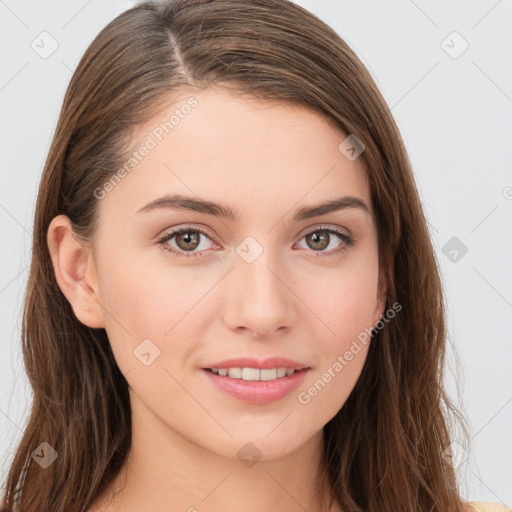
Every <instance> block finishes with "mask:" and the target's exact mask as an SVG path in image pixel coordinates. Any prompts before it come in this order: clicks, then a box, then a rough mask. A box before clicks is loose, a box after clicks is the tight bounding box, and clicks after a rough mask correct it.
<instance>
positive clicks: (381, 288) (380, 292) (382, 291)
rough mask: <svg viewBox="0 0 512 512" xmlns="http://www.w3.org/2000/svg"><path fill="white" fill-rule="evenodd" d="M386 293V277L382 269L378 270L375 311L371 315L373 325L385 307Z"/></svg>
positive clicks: (376, 322) (377, 321)
mask: <svg viewBox="0 0 512 512" xmlns="http://www.w3.org/2000/svg"><path fill="white" fill-rule="evenodd" d="M387 295H388V286H387V281H386V278H385V277H384V273H383V272H382V270H380V271H379V284H378V289H377V305H376V306H375V312H374V315H373V324H372V325H373V327H375V326H376V325H377V324H378V323H379V320H380V319H381V317H382V315H383V314H384V309H385V308H386V299H387Z"/></svg>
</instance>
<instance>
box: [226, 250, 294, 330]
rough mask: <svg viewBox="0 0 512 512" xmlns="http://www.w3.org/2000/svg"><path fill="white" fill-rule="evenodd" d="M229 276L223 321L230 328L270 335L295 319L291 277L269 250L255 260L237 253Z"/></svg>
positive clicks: (286, 326)
mask: <svg viewBox="0 0 512 512" xmlns="http://www.w3.org/2000/svg"><path fill="white" fill-rule="evenodd" d="M228 279H229V281H228V283H227V294H226V295H227V299H226V301H225V302H224V307H225V310H224V322H225V324H226V325H227V327H229V328H230V329H231V330H233V331H240V332H242V331H247V332H248V333H250V334H252V335H253V336H254V337H258V338H269V337H271V336H273V335H275V334H277V332H278V331H283V332H284V331H286V330H288V329H289V328H290V326H291V325H293V323H294V322H295V321H296V319H297V310H296V304H295V301H296V298H295V295H294V294H293V291H292V290H291V288H290V285H289V284H288V283H289V278H288V279H287V274H286V272H285V270H284V266H283V265H282V264H279V263H278V262H277V259H276V258H274V257H272V255H271V251H270V250H268V251H267V250H265V251H263V253H262V254H261V255H260V256H259V257H258V258H257V259H256V260H255V261H253V262H252V263H248V262H247V261H245V260H244V259H242V258H239V257H238V256H237V257H236V259H235V263H234V268H233V269H232V271H231V272H230V273H229V276H228Z"/></svg>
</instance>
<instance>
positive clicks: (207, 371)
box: [201, 366, 311, 405]
mask: <svg viewBox="0 0 512 512" xmlns="http://www.w3.org/2000/svg"><path fill="white" fill-rule="evenodd" d="M201 370H202V372H203V374H204V375H205V377H207V381H209V382H210V383H211V384H212V385H213V386H214V388H216V389H218V390H219V391H221V392H222V393H224V394H227V395H229V396H230V397H231V398H234V399H236V400H237V401H241V402H245V403H247V404H251V405H268V404H271V403H273V402H278V401H280V400H282V399H284V398H286V397H288V396H289V395H290V394H292V392H293V391H294V390H296V389H297V388H298V387H299V386H300V385H301V384H302V383H303V382H304V379H305V378H306V374H307V372H309V371H310V370H311V368H310V367H302V368H300V367H299V368H287V367H285V366H278V367H276V368H253V367H250V366H229V367H224V368H219V367H212V368H202V369H201Z"/></svg>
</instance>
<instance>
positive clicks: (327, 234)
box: [157, 226, 354, 258]
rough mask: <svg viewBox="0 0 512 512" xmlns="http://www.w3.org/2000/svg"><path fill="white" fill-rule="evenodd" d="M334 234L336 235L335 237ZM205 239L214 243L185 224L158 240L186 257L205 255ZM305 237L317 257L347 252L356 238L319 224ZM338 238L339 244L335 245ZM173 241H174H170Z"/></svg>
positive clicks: (167, 247)
mask: <svg viewBox="0 0 512 512" xmlns="http://www.w3.org/2000/svg"><path fill="white" fill-rule="evenodd" d="M333 235H334V237H333ZM204 239H206V240H209V241H210V242H211V243H213V241H212V239H211V238H210V236H209V235H208V234H207V233H206V232H205V231H203V230H202V229H199V228H194V227H191V226H185V227H182V228H179V229H175V230H173V231H171V232H168V233H165V234H164V235H163V236H162V237H160V238H159V239H158V241H157V243H158V244H159V245H161V246H162V249H163V250H165V251H167V252H170V253H172V254H174V255H176V256H184V257H186V258H191V257H198V256H204V254H203V251H206V250H207V249H210V248H211V246H210V247H208V243H206V247H205V244H204ZM303 239H305V240H306V244H307V245H308V247H306V249H307V248H310V249H312V250H313V252H315V253H317V254H315V257H319V256H336V255H339V254H341V253H343V252H345V251H346V250H347V249H348V248H349V247H350V246H352V245H353V244H354V239H353V238H352V237H351V236H350V235H349V234H348V233H345V232H343V231H341V230H339V229H337V228H333V227H326V226H319V227H318V228H316V229H315V230H313V231H310V232H309V233H306V235H304V236H303V237H302V238H301V240H303ZM336 239H337V240H338V245H334V246H333V243H334V244H335V243H336ZM170 242H173V243H170ZM329 248H330V250H328V251H325V249H329Z"/></svg>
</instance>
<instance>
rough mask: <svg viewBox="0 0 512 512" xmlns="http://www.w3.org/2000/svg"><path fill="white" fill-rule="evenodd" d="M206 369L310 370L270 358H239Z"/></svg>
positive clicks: (299, 364)
mask: <svg viewBox="0 0 512 512" xmlns="http://www.w3.org/2000/svg"><path fill="white" fill-rule="evenodd" d="M204 368H210V369H211V368H262V369H270V368H291V369H293V370H303V369H304V368H309V366H308V365H306V364H302V363H299V362H298V361H294V360H293V359H288V358H287V357H268V358H267V359H255V358H253V357H237V358H235V359H226V360H225V361H219V362H216V363H212V364H210V365H208V366H205V367H204Z"/></svg>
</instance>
